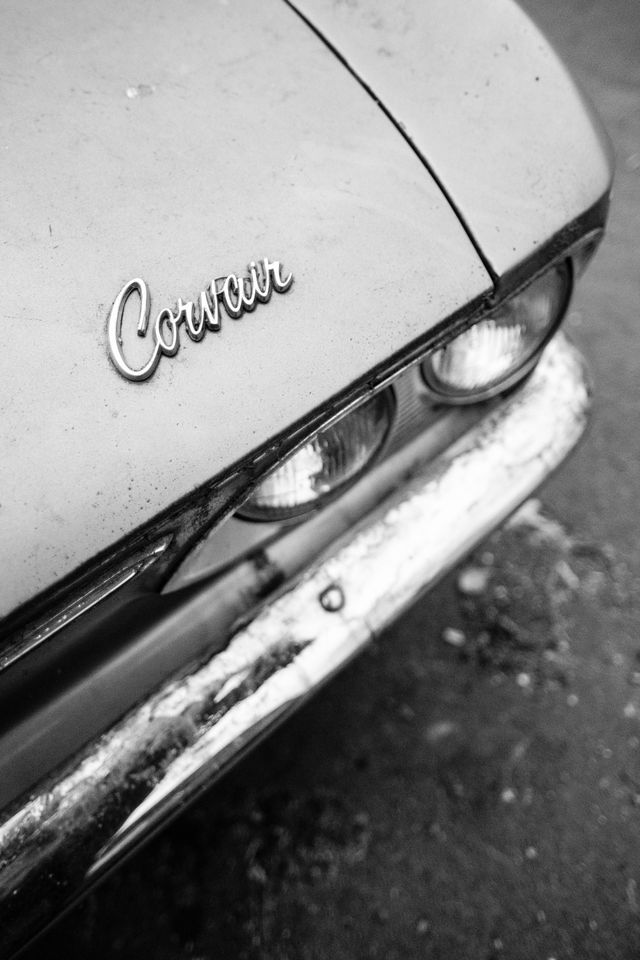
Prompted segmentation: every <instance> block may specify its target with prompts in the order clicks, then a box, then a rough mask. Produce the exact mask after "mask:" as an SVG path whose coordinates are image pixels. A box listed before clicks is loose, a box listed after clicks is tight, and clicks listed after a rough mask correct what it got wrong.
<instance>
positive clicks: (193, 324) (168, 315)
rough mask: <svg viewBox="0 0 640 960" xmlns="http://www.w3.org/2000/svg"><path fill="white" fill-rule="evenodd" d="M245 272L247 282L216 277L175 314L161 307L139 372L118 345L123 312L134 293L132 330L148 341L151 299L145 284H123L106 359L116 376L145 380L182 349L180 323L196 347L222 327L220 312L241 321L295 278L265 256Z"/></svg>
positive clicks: (111, 316)
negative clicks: (135, 304) (162, 360)
mask: <svg viewBox="0 0 640 960" xmlns="http://www.w3.org/2000/svg"><path fill="white" fill-rule="evenodd" d="M248 270H249V276H247V277H237V276H236V275H235V273H230V274H229V275H228V276H226V277H217V278H216V279H215V280H212V281H211V283H210V284H209V286H208V287H206V288H205V289H204V290H203V291H202V293H201V294H200V296H199V297H198V299H197V301H195V302H194V301H193V300H187V302H186V303H183V301H182V300H181V299H180V300H178V303H177V306H176V308H175V310H172V309H170V308H169V307H164V308H163V309H162V310H161V311H160V313H159V314H158V315H157V317H156V319H155V322H154V324H153V328H152V331H153V332H152V334H151V341H152V343H153V346H152V350H151V355H150V357H149V359H148V360H147V362H146V363H145V364H144V365H143V366H142V367H138V368H137V369H134V368H133V367H131V366H130V365H129V364H128V363H127V360H126V358H125V355H124V350H123V343H122V321H123V317H124V310H125V307H126V305H127V301H128V299H129V297H130V296H131V295H132V294H133V293H138V294H139V296H140V310H139V313H138V323H137V327H136V329H137V333H138V336H139V337H146V335H147V330H148V329H149V312H150V307H151V298H150V294H149V287H148V286H147V284H146V283H145V282H144V280H141V279H140V278H139V277H136V278H135V279H134V280H130V281H129V283H126V284H125V285H124V287H123V288H122V290H121V291H120V293H119V294H118V296H117V297H116V299H115V301H114V304H113V306H112V308H111V313H110V314H109V322H108V325H107V343H108V351H109V357H110V358H111V362H112V363H113V365H114V367H115V368H116V370H117V371H118V373H121V374H122V376H123V377H126V378H127V380H135V381H139V380H148V379H149V377H150V376H151V375H152V374H153V373H154V372H155V369H156V367H157V366H158V364H159V363H160V357H162V356H165V357H175V355H176V353H177V352H178V350H179V349H180V336H179V329H180V325H181V324H184V326H185V328H186V331H187V334H188V336H189V337H190V338H191V339H192V340H194V341H196V342H197V341H199V340H202V338H203V337H204V335H205V333H206V331H207V330H212V331H213V332H215V333H219V332H220V330H221V327H222V321H221V314H220V307H223V308H224V310H225V312H226V313H227V315H228V316H229V317H231V319H232V320H239V319H240V317H241V316H242V314H243V313H250V312H251V311H252V310H255V308H256V306H257V305H258V304H259V303H267V302H268V301H269V300H270V299H271V294H272V293H273V292H274V291H275V292H276V293H286V291H287V290H288V289H289V287H290V286H291V284H292V283H293V274H291V273H290V274H288V276H286V277H283V276H282V265H281V263H280V261H279V260H269V259H268V258H267V257H263V259H262V260H259V261H258V262H257V263H256V262H255V261H253V260H252V261H251V263H250V264H249V267H248Z"/></svg>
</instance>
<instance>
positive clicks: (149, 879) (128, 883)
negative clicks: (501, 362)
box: [27, 0, 640, 960]
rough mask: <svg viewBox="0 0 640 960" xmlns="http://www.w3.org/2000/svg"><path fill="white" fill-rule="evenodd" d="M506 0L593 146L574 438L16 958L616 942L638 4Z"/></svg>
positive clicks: (628, 561)
mask: <svg viewBox="0 0 640 960" xmlns="http://www.w3.org/2000/svg"><path fill="white" fill-rule="evenodd" d="M525 6H526V8H527V9H528V10H529V11H530V13H531V14H532V16H533V17H534V18H535V19H536V20H537V21H538V22H539V23H540V25H541V26H542V27H543V28H544V29H545V31H546V32H547V34H548V35H549V36H550V37H551V38H552V39H553V41H554V43H555V45H556V47H557V49H558V50H559V51H560V53H561V54H562V55H563V56H564V58H565V59H566V60H567V62H568V63H569V64H570V65H571V67H572V68H573V70H574V72H575V73H576V75H577V76H578V77H579V79H580V80H581V81H582V82H583V84H584V86H585V87H586V88H587V90H588V92H589V94H590V96H591V98H592V99H593V100H594V102H595V104H596V106H597V109H598V111H599V112H600V114H601V116H602V117H603V119H604V121H605V124H606V126H607V128H608V130H609V133H610V135H611V136H612V138H613V141H614V145H615V150H616V160H617V177H616V185H615V192H614V196H613V203H612V212H611V219H610V225H609V231H608V236H607V239H606V241H605V243H604V245H603V247H602V248H601V250H600V252H599V254H598V256H597V259H596V260H595V262H594V263H593V264H592V266H591V267H590V269H589V271H588V273H587V274H586V275H585V277H584V278H583V281H582V283H581V285H580V287H579V290H578V293H577V296H576V298H575V300H574V303H573V306H572V309H571V313H570V315H569V317H568V321H567V326H568V329H569V331H570V333H571V335H572V336H573V338H574V339H575V340H576V341H577V342H578V343H579V345H580V346H581V347H582V348H583V350H584V352H585V354H586V355H587V357H588V359H589V362H590V365H591V369H592V372H593V379H594V382H595V393H596V400H595V413H594V419H593V424H592V426H591V429H590V431H589V433H588V436H587V438H586V440H585V441H584V442H583V443H582V445H581V447H580V449H579V450H578V451H577V453H576V454H575V455H574V456H573V458H572V459H571V460H570V462H569V463H568V464H566V465H565V466H564V467H563V469H562V471H561V473H560V474H559V475H558V476H557V477H555V478H554V479H553V480H552V482H551V483H549V484H548V485H547V486H546V487H545V488H544V489H543V490H542V491H541V492H540V494H539V497H538V498H537V499H536V500H535V501H533V502H529V503H528V504H527V505H526V507H525V509H524V510H523V511H521V513H520V514H518V515H517V517H516V519H515V522H514V523H512V524H511V525H510V526H509V527H508V528H507V529H505V530H504V531H502V532H501V533H499V534H497V535H496V536H494V537H492V538H491V539H490V540H489V541H488V542H487V543H485V544H483V546H482V547H481V548H480V549H479V550H478V551H477V553H476V554H475V555H474V557H473V558H471V559H470V561H469V562H468V563H466V564H465V565H464V566H463V568H461V569H460V570H458V571H456V572H455V573H454V574H453V575H452V576H450V577H449V578H448V579H447V580H446V581H445V582H443V583H442V584H441V585H440V586H439V587H438V589H437V590H436V591H435V592H433V593H432V594H431V595H429V596H428V597H427V598H425V599H424V600H423V601H422V602H420V603H419V604H418V605H416V606H415V607H414V608H413V609H412V610H411V611H410V612H409V613H408V614H407V615H406V616H405V617H404V619H403V620H402V621H401V622H400V623H399V624H398V625H397V626H396V627H395V628H394V629H393V630H390V631H389V632H388V633H387V635H386V636H384V637H383V638H381V639H380V641H379V642H377V643H376V645H375V646H374V647H373V648H372V649H371V650H370V651H369V652H368V653H366V654H365V655H364V656H363V657H361V658H360V660H358V661H357V662H355V663H354V664H353V665H352V666H351V667H349V669H348V670H347V671H346V672H344V673H343V674H342V675H341V676H340V677H338V678H337V679H336V680H335V681H334V682H333V683H332V684H331V685H330V686H329V687H328V688H326V689H325V690H324V691H323V692H322V693H321V695H320V696H318V697H317V698H316V699H315V700H314V701H312V702H311V703H310V704H309V705H308V706H307V707H306V708H305V709H304V710H303V711H302V712H301V713H300V714H298V716H297V717H296V718H295V719H294V720H293V721H292V722H290V723H288V724H287V725H286V726H285V727H283V728H282V729H281V730H279V731H278V732H277V733H276V734H275V735H274V736H272V737H271V738H270V740H269V741H268V742H267V743H265V744H264V745H263V747H262V748H261V750H260V751H258V752H257V753H256V754H254V755H252V756H251V757H249V758H247V759H246V760H245V761H244V762H243V763H242V764H241V765H240V766H239V767H238V768H236V770H235V771H234V772H233V773H232V774H231V775H230V776H229V777H228V778H227V779H226V780H225V781H224V782H223V783H221V784H218V785H216V786H214V787H213V788H212V790H211V791H210V792H209V793H208V794H207V795H206V796H205V797H204V799H202V800H201V801H200V802H199V803H198V804H197V805H196V806H194V807H192V808H191V809H189V810H188V811H186V812H185V813H184V814H183V815H182V816H181V817H180V818H179V819H178V820H176V821H175V822H174V823H173V824H172V825H171V826H170V827H169V828H168V829H167V830H166V831H165V832H164V833H162V834H161V835H159V836H158V837H157V838H156V839H155V840H154V841H153V842H152V843H151V844H150V845H149V846H147V847H146V848H145V850H144V851H142V852H141V853H140V854H138V855H137V856H136V857H135V858H134V859H132V860H131V861H129V862H128V863H127V864H126V865H125V866H124V867H123V868H122V869H121V870H120V871H119V872H118V873H117V874H115V875H114V876H113V877H111V878H110V879H108V880H107V881H106V882H105V883H104V884H103V885H102V887H100V888H99V889H98V890H97V891H96V892H95V893H94V894H93V895H91V896H90V897H89V898H88V899H87V900H86V901H85V902H84V903H83V904H81V905H80V906H79V907H78V908H76V909H75V910H74V911H73V913H71V914H70V915H69V916H68V917H67V918H65V919H64V920H63V921H62V922H61V923H60V924H59V925H58V926H57V928H55V929H54V930H53V931H51V932H50V933H49V934H48V935H47V936H46V937H45V938H43V939H42V940H41V941H40V942H39V944H38V945H37V946H35V947H33V948H32V949H31V950H30V951H29V953H28V955H27V956H28V957H29V960H34V958H42V960H47V958H53V957H65V958H68V960H74V958H83V960H84V958H86V957H92V958H102V957H105V958H106V957H109V958H132V960H133V958H135V960H139V958H140V957H143V956H148V957H152V958H154V960H165V958H167V960H169V958H170V960H183V958H184V960H186V958H192V960H205V958H206V960H232V958H233V960H236V958H242V957H244V958H247V960H257V958H261V960H262V958H264V960H270V958H273V960H276V958H277V960H285V958H290V960H302V958H308V960H318V958H331V960H343V958H344V960H347V958H348V960H353V958H360V957H362V958H365V957H371V958H374V957H380V958H390V960H391V958H402V960H412V958H425V957H429V958H452V960H462V958H473V960H480V958H482V960H489V958H496V960H500V958H505V960H506V958H512V960H525V958H526V960H529V958H531V960H533V958H535V960H551V958H556V960H561V958H562V960H564V958H580V960H592V958H607V960H617V958H620V960H622V958H624V960H631V958H636V957H638V956H639V955H640V629H639V627H640V559H639V556H638V550H637V546H636V545H637V544H638V542H639V541H640V529H639V528H640V520H639V519H638V517H639V511H638V497H639V493H640V489H639V484H638V482H637V477H638V463H640V431H639V430H638V425H639V424H640V391H639V389H638V368H639V366H640V354H639V351H638V343H639V334H638V320H639V305H640V270H639V263H638V261H639V250H640V5H639V4H638V3H637V0H600V2H595V0H526V3H525Z"/></svg>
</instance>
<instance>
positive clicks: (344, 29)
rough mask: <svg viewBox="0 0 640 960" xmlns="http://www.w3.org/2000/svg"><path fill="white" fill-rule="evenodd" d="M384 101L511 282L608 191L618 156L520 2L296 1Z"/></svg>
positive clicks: (489, 256)
mask: <svg viewBox="0 0 640 960" xmlns="http://www.w3.org/2000/svg"><path fill="white" fill-rule="evenodd" d="M292 2H293V4H294V6H295V7H296V8H297V9H299V10H300V12H301V13H302V14H303V15H304V16H306V17H307V18H308V19H309V22H310V23H311V24H312V25H313V27H314V28H315V29H317V30H318V31H319V32H320V33H321V35H322V36H323V37H324V38H325V40H326V41H327V42H328V43H330V44H332V45H333V46H334V48H335V49H336V51H337V52H338V53H339V54H340V55H341V56H342V57H343V58H344V59H345V62H346V63H347V64H348V65H349V67H350V69H352V70H353V71H354V73H355V74H356V75H357V76H358V77H359V78H360V79H361V80H362V81H363V82H364V83H365V84H367V86H368V87H369V88H370V89H371V92H372V93H373V94H374V96H376V97H377V98H379V99H380V101H381V102H382V103H383V104H384V106H385V107H386V108H387V109H388V110H389V111H390V113H391V114H392V115H393V117H394V118H395V120H396V121H397V122H398V124H399V125H400V126H401V128H402V130H403V131H404V133H405V135H406V136H407V137H408V139H409V140H410V141H411V142H412V143H413V144H415V146H416V148H417V149H418V150H419V151H420V153H421V154H422V156H423V157H424V158H425V160H426V161H427V162H428V164H429V166H430V168H431V170H433V171H434V173H435V175H436V176H437V177H438V179H439V181H440V183H442V185H443V187H444V189H445V190H446V191H447V193H448V195H449V197H450V198H451V200H452V202H453V203H455V205H456V207H457V208H458V210H460V211H461V213H462V216H463V217H464V220H465V222H466V224H467V226H468V228H469V230H470V232H471V234H472V235H473V237H474V238H475V240H476V241H477V243H478V246H479V248H480V249H481V250H482V253H483V256H484V258H485V260H486V262H487V263H488V264H489V265H490V267H491V268H492V270H493V271H494V272H495V274H496V275H497V276H498V277H500V276H502V275H504V274H505V273H506V272H507V271H508V270H510V269H512V268H514V267H516V266H517V265H518V264H519V263H521V262H522V261H523V260H524V259H526V258H527V257H529V256H531V255H532V253H533V252H534V251H535V250H536V248H537V247H539V246H540V245H541V244H542V243H544V242H545V241H546V240H549V239H550V238H552V237H553V236H554V235H555V234H556V233H557V232H558V231H560V230H561V229H562V228H564V227H566V225H567V224H568V223H570V222H571V221H572V220H574V219H575V218H577V217H579V216H580V215H581V214H583V213H584V212H585V210H587V208H589V207H590V206H591V205H592V204H594V203H595V202H596V201H597V200H599V199H600V198H601V197H602V196H603V195H604V194H605V193H606V192H607V191H608V189H609V186H610V181H611V175H612V156H611V148H610V145H609V143H608V140H607V137H606V134H605V133H604V131H603V129H602V126H601V124H600V121H599V120H598V119H597V117H596V116H595V114H594V112H593V110H592V109H591V108H590V106H589V104H588V103H587V102H586V101H585V98H584V96H583V94H582V93H581V92H580V90H579V89H578V88H577V87H576V85H575V83H574V81H573V80H572V78H571V76H570V75H569V73H568V71H567V69H566V67H565V66H564V64H563V63H562V62H561V61H560V60H559V58H558V57H557V56H556V54H555V53H554V51H553V50H552V49H551V47H550V45H549V43H548V42H547V41H546V39H545V38H544V37H543V36H542V35H541V34H540V32H539V31H538V30H537V28H536V27H535V26H534V24H533V23H532V22H531V21H530V20H529V19H528V17H527V16H526V15H525V14H524V13H523V11H522V10H520V9H519V7H518V6H517V5H516V3H513V2H511V0H473V2H469V0H395V2H394V3H393V4H389V3H387V2H386V0H363V2H350V3H334V2H333V0H292Z"/></svg>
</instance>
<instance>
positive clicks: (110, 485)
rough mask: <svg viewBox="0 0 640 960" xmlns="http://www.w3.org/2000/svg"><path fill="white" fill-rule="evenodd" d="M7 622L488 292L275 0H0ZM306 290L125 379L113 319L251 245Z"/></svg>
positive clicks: (340, 73)
mask: <svg viewBox="0 0 640 960" xmlns="http://www.w3.org/2000/svg"><path fill="white" fill-rule="evenodd" d="M1 17H2V19H3V20H4V21H5V25H4V27H3V29H2V31H1V32H0V48H1V49H0V62H1V63H2V77H1V80H0V83H1V86H2V90H3V94H4V107H3V114H2V124H3V128H4V129H3V137H2V152H1V155H0V168H1V172H0V183H1V184H2V193H1V201H0V202H1V213H0V240H1V243H2V250H3V259H2V278H1V281H0V282H1V284H2V299H1V304H2V305H1V307H0V310H1V312H2V322H3V344H2V351H1V368H2V394H1V397H0V406H1V411H0V413H1V416H0V448H1V450H2V458H1V461H0V563H1V565H2V570H3V578H2V579H3V590H2V601H1V607H0V613H7V612H8V611H10V610H11V609H12V608H13V607H14V606H16V605H17V604H19V603H21V602H23V601H25V600H27V599H28V598H29V597H30V596H31V595H33V594H34V593H35V592H37V591H39V590H41V589H43V588H45V587H47V586H49V585H50V584H52V583H53V582H55V581H56V580H57V579H58V578H59V577H61V576H63V575H65V574H67V573H69V572H70V571H72V570H73V569H74V568H75V567H77V566H78V565H79V564H81V563H82V562H84V561H85V560H87V559H88V558H90V557H91V556H93V555H94V554H95V553H96V552H97V551H99V550H101V549H104V548H106V547H108V546H109V545H110V544H112V543H114V542H115V541H117V540H118V539H119V538H120V537H122V536H123V535H124V534H127V533H128V532H129V531H131V530H132V529H134V528H135V527H137V526H139V525H140V524H141V523H143V522H145V521H147V520H149V519H150V518H151V517H153V516H154V515H155V514H156V513H157V512H158V511H160V510H161V509H163V508H164V507H166V506H167V505H169V504H170V503H172V502H173V501H175V500H176V499H177V498H178V497H180V496H182V495H184V494H185V493H187V492H188V491H190V490H192V489H193V488H195V487H197V486H198V485H200V484H202V483H203V482H205V481H206V480H208V479H209V478H211V477H212V476H214V475H216V474H217V473H218V472H219V471H221V470H222V469H224V468H226V467H228V466H229V465H230V464H232V463H234V462H236V461H238V460H239V459H240V458H242V457H243V456H245V455H246V454H248V453H249V452H250V451H252V450H254V449H255V448H256V447H258V446H259V445H260V444H262V443H264V442H265V441H267V440H268V439H269V438H270V437H272V436H274V435H276V434H278V433H279V432H280V431H282V430H284V429H285V428H286V427H287V425H288V424H290V423H291V422H293V421H295V420H297V419H299V418H300V417H302V416H304V415H305V414H307V413H308V412H309V411H311V410H313V409H314V408H316V407H317V406H318V405H319V404H321V403H323V402H324V401H325V400H326V399H327V398H328V397H330V396H331V395H333V394H335V393H337V392H338V391H340V390H341V389H343V388H344V387H345V386H346V385H347V384H349V383H350V382H352V381H353V380H355V379H356V378H358V377H361V376H363V375H364V374H365V373H366V372H367V371H368V370H370V369H372V368H373V367H375V366H376V365H377V364H379V363H380V362H381V361H383V360H384V359H385V358H386V357H388V356H389V355H390V354H393V353H394V352H396V351H398V350H399V349H401V348H402V347H403V346H404V345H406V344H408V343H409V342H411V341H413V340H415V339H416V338H419V337H421V336H423V335H424V333H425V331H426V330H428V329H429V328H431V327H433V326H434V325H436V324H438V323H439V322H441V321H442V320H443V319H444V318H446V317H447V316H448V315H450V314H451V313H452V312H453V311H454V310H455V309H457V308H459V307H460V306H461V305H463V304H465V303H466V302H468V301H469V300H471V299H473V298H475V297H478V296H480V295H481V294H482V293H483V292H484V291H487V290H488V289H489V288H490V281H489V278H488V275H487V274H486V272H485V270H484V268H483V267H482V264H481V263H480V261H479V259H478V258H477V256H476V254H475V252H474V250H473V247H472V245H471V244H470V242H469V240H468V238H467V236H466V234H465V232H464V230H463V229H462V228H461V226H460V224H459V223H458V221H457V219H456V217H455V216H454V214H453V213H452V211H451V209H450V208H449V206H448V205H447V202H446V201H445V199H444V198H443V196H442V194H441V192H440V191H439V189H438V187H437V186H436V184H435V183H434V182H433V181H432V179H431V178H430V176H429V174H428V173H427V171H426V169H425V168H424V167H423V165H422V164H421V163H420V161H419V159H418V158H417V157H416V156H415V155H414V153H413V152H412V151H411V150H410V149H409V148H408V146H407V144H406V143H405V142H404V140H403V139H402V138H401V137H400V136H399V135H398V132H397V130H396V129H394V127H393V125H392V124H391V123H390V122H389V120H388V118H386V117H385V116H384V115H383V113H382V112H381V111H380V110H379V109H378V107H377V106H376V105H375V103H374V102H373V101H372V100H371V98H370V97H369V96H368V95H367V94H366V92H365V91H364V90H363V89H362V88H361V87H360V86H359V85H358V84H357V83H356V82H355V81H354V79H353V78H352V77H351V76H350V75H349V73H348V72H347V71H346V70H344V68H343V66H342V65H341V64H340V63H339V62H338V61H337V60H336V59H335V58H334V57H333V56H332V54H331V53H330V52H329V51H328V50H327V49H326V47H325V46H324V45H323V44H322V42H321V41H320V40H319V39H318V37H317V36H315V35H314V33H313V32H312V31H310V30H309V29H308V27H307V26H306V25H305V24H303V23H302V22H301V21H300V19H299V18H298V17H297V16H296V15H295V14H294V13H293V12H292V11H291V10H290V9H289V8H288V7H287V6H285V5H284V4H283V3H280V2H278V0H241V2H237V3H234V4H227V3H222V2H221V3H211V2H204V0H202V2H200V0H191V2H189V3H187V4H184V5H180V7H178V5H177V4H175V3H172V2H170V0H159V2H156V3H154V4H153V5H149V4H136V3H133V2H129V0H121V2H118V3H115V4H109V5H105V4H104V3H103V2H102V0H87V2H85V3H83V4H77V3H75V2H71V0H61V2H59V3H56V4H55V5H47V4H44V5H42V4H38V5H36V4H35V3H24V2H22V0H6V2H5V3H3V5H2V11H1ZM263 256H267V257H269V258H271V259H278V260H281V261H282V263H283V267H284V268H285V269H286V270H287V271H291V272H292V273H293V275H294V278H295V279H294V284H293V286H292V288H291V290H290V291H289V292H288V293H286V294H282V295H274V297H273V298H272V300H271V302H270V303H268V304H265V305H260V306H259V307H258V308H257V309H256V310H255V312H254V313H251V314H247V315H245V316H244V317H243V318H242V319H240V320H237V321H231V320H223V325H222V330H221V331H220V332H219V333H210V334H207V336H206V337H205V338H204V339H203V340H202V341H201V342H199V343H195V342H192V341H190V340H189V339H188V338H187V337H186V336H185V335H184V330H183V331H182V333H181V339H182V346H181V348H180V351H179V352H178V354H177V355H176V356H175V357H163V358H162V362H161V363H160V364H159V366H158V369H157V370H156V372H155V374H154V375H153V377H151V378H150V379H149V380H147V381H146V382H144V383H135V382H131V381H128V380H126V379H124V378H123V377H121V376H120V375H119V374H118V372H117V371H116V370H115V368H114V366H113V365H112V363H111V362H110V361H109V359H108V355H107V342H106V321H107V315H108V312H109V310H110V307H111V304H112V303H113V301H114V298H115V297H116V295H117V293H118V291H119V290H120V289H121V287H122V286H123V285H124V284H125V283H127V282H128V281H129V280H131V279H132V278H134V277H141V278H143V279H144V280H145V281H146V283H147V284H148V285H149V289H150V293H151V300H152V305H151V311H152V317H153V315H155V313H157V311H158V310H160V309H161V308H162V307H171V306H172V305H174V304H175V303H176V301H177V300H178V298H182V299H183V300H187V299H193V298H194V297H196V296H197V295H198V292H199V291H200V290H202V289H203V287H204V286H205V285H206V284H208V283H209V282H210V280H211V279H212V278H213V277H217V276H220V275H224V274H226V273H229V272H236V273H241V272H243V271H245V270H246V265H247V263H248V262H249V261H250V260H251V259H257V258H259V257H263Z"/></svg>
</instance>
